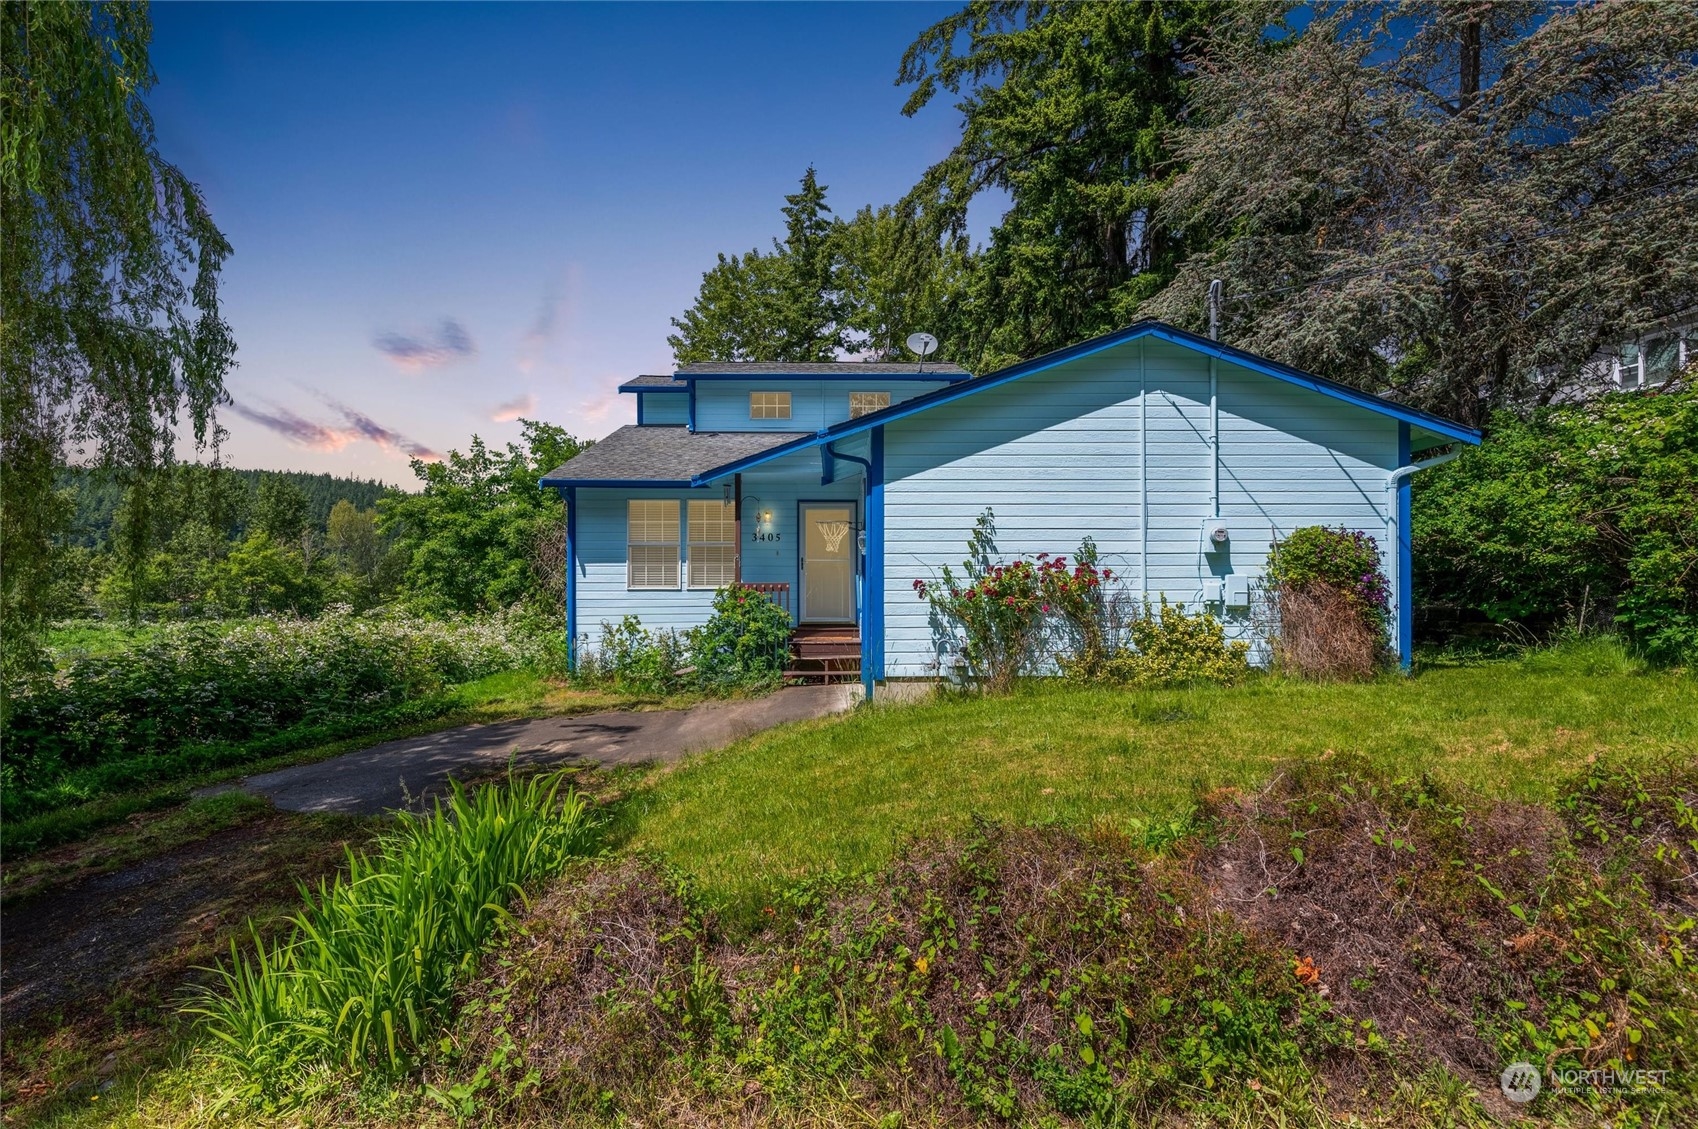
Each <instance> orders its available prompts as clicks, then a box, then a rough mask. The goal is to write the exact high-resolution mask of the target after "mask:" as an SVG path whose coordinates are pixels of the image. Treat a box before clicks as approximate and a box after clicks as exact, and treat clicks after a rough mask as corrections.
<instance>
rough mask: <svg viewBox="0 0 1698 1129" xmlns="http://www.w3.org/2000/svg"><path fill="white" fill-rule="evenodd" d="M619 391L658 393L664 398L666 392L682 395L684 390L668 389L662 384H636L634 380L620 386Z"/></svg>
mask: <svg viewBox="0 0 1698 1129" xmlns="http://www.w3.org/2000/svg"><path fill="white" fill-rule="evenodd" d="M619 391H621V392H641V393H643V394H645V395H647V394H648V393H651V392H653V393H658V394H659V395H663V396H664V395H666V394H667V393H668V392H676V393H678V394H680V395H682V394H683V393H684V392H685V391H686V390H685V389H683V388H669V387H667V386H666V385H664V384H638V383H637V382H636V381H634V380H627V381H626V382H625V383H624V384H621V385H620V386H619Z"/></svg>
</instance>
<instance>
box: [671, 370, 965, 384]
mask: <svg viewBox="0 0 1698 1129" xmlns="http://www.w3.org/2000/svg"><path fill="white" fill-rule="evenodd" d="M673 379H675V380H688V381H691V382H694V381H697V380H826V381H836V380H848V381H854V382H856V383H860V384H879V383H882V382H884V381H887V380H926V381H941V382H943V383H946V384H961V383H963V382H965V381H968V380H971V379H973V374H972V373H969V372H879V373H873V374H872V375H870V376H869V375H868V374H866V373H859V372H830V373H823V372H692V373H690V374H689V375H688V376H676V377H674V378H673Z"/></svg>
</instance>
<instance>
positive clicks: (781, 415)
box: [749, 392, 790, 419]
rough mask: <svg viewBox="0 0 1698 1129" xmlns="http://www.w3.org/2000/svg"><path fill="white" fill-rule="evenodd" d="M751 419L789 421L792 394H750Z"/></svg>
mask: <svg viewBox="0 0 1698 1129" xmlns="http://www.w3.org/2000/svg"><path fill="white" fill-rule="evenodd" d="M749 418H750V419H789V418H790V393H788V392H751V393H749Z"/></svg>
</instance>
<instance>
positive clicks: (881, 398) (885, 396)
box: [849, 392, 890, 419]
mask: <svg viewBox="0 0 1698 1129" xmlns="http://www.w3.org/2000/svg"><path fill="white" fill-rule="evenodd" d="M888 407H890V393H888V392H851V393H849V418H850V419H859V418H860V417H861V416H864V415H871V414H872V413H873V412H882V411H883V410H884V409H886V408H888Z"/></svg>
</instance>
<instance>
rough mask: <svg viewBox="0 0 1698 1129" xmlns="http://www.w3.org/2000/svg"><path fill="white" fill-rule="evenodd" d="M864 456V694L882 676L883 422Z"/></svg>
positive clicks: (871, 689) (862, 578)
mask: <svg viewBox="0 0 1698 1129" xmlns="http://www.w3.org/2000/svg"><path fill="white" fill-rule="evenodd" d="M869 447H870V449H869V451H868V458H867V505H866V509H867V515H866V523H867V560H866V565H865V567H863V568H862V570H861V584H862V590H861V684H862V686H863V687H864V688H865V689H866V693H867V698H868V699H869V700H870V699H871V698H872V696H873V685H874V683H876V682H878V680H879V679H881V678H883V677H884V425H883V424H880V425H879V426H877V427H875V428H873V433H872V437H871V442H870V443H869Z"/></svg>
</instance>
